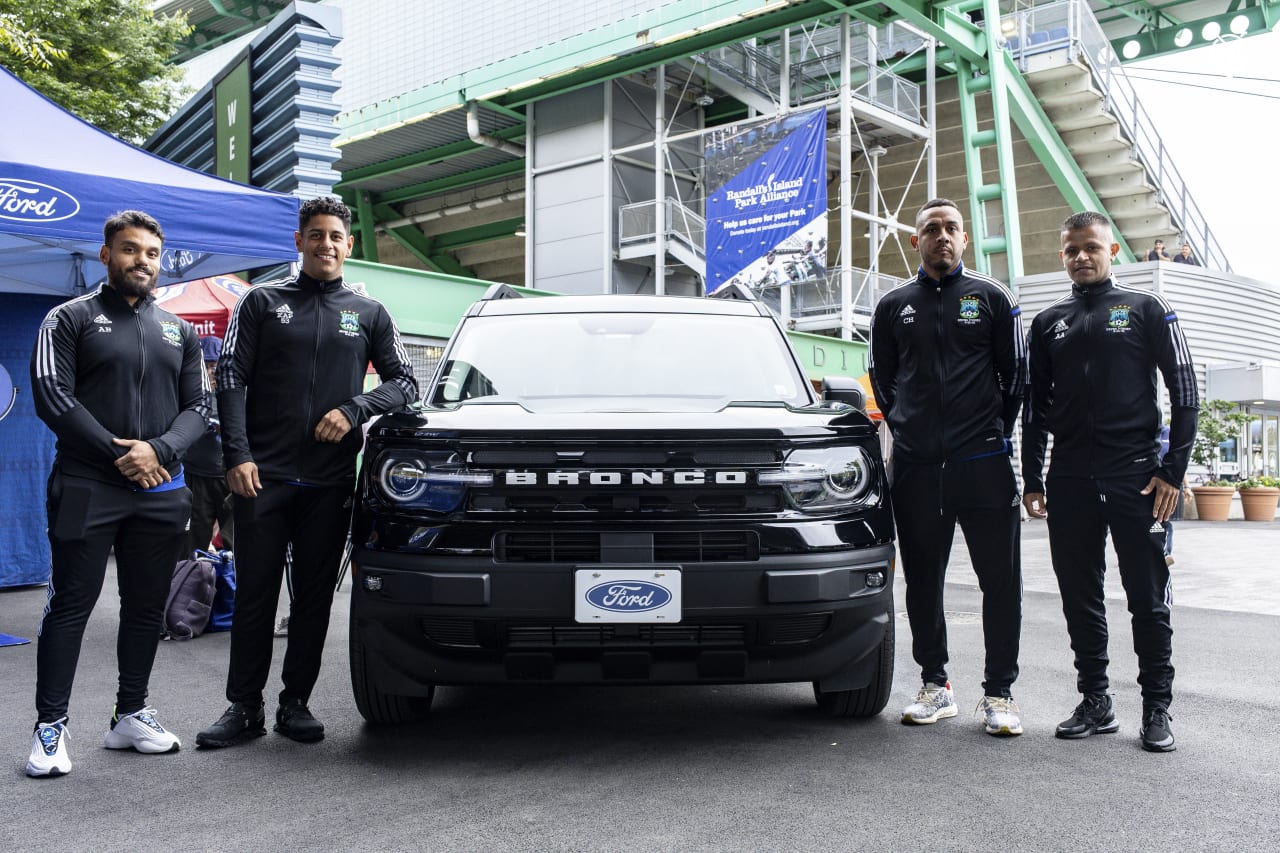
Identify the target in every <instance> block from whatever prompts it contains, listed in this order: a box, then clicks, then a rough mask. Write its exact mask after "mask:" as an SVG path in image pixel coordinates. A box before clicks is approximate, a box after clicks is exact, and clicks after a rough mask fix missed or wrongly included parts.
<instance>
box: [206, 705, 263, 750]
mask: <svg viewBox="0 0 1280 853" xmlns="http://www.w3.org/2000/svg"><path fill="white" fill-rule="evenodd" d="M266 733H267V726H266V716H265V714H264V713H263V710H262V704H261V703H259V704H257V705H250V704H248V703H246V702H232V703H231V706H230V707H229V708H227V710H225V711H223V712H222V716H221V717H219V718H218V722H216V723H214V724H213V725H212V726H209V728H207V729H204V730H203V731H201V732H200V733H199V734H197V735H196V746H202V747H206V748H209V749H216V748H218V747H222V746H235V745H236V744H238V743H243V742H244V741H246V740H249V739H250V738H255V737H262V736H263V735H265V734H266Z"/></svg>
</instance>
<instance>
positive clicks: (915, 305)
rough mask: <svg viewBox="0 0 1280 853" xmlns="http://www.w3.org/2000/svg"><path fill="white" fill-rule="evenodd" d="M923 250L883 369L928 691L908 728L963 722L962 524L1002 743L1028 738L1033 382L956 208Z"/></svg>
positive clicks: (910, 592) (1009, 299)
mask: <svg viewBox="0 0 1280 853" xmlns="http://www.w3.org/2000/svg"><path fill="white" fill-rule="evenodd" d="M911 244H912V245H913V246H915V247H916V248H917V249H918V250H919V251H920V258H921V265H920V271H919V273H918V274H917V276H916V278H915V279H913V280H911V281H909V282H907V283H905V284H903V285H901V286H900V287H898V288H896V289H895V290H893V291H891V292H890V293H888V294H886V295H885V296H884V297H883V298H882V299H881V300H880V302H879V303H878V304H877V305H876V310H875V315H874V317H873V318H872V322H871V362H870V374H871V381H872V383H873V385H874V388H875V394H876V401H877V403H878V404H879V406H880V408H881V410H882V411H883V412H884V413H885V420H886V422H887V423H888V424H889V427H890V429H892V431H893V440H894V444H893V457H892V462H893V471H892V477H893V486H892V490H891V496H892V500H893V512H894V517H895V519H896V521H897V525H898V549H899V551H900V552H901V554H902V569H903V575H904V577H905V578H906V582H907V617H908V619H909V620H910V623H911V635H912V652H913V654H914V656H915V659H916V662H917V663H919V664H920V669H921V676H922V680H923V682H924V684H923V687H922V688H921V689H920V692H919V695H918V696H917V697H916V701H915V702H913V703H912V704H911V705H908V706H907V708H906V710H905V711H904V712H903V715H902V721H903V722H904V723H914V724H924V723H934V722H937V721H938V720H939V719H942V718H944V717H954V716H955V715H956V705H955V698H954V694H953V693H952V690H951V685H950V683H949V682H948V680H947V671H946V664H947V628H946V622H945V620H944V617H943V587H944V583H945V578H946V569H947V561H948V558H949V556H950V553H951V541H952V539H953V537H954V536H955V526H956V521H957V520H958V521H959V522H960V527H961V529H962V530H964V538H965V543H966V544H967V545H968V548H969V555H970V558H971V560H972V562H973V567H974V571H975V572H976V573H977V575H978V583H979V586H980V587H981V588H982V593H983V598H982V626H983V635H984V637H985V641H986V673H985V674H986V677H985V679H984V681H983V692H984V694H985V695H984V698H983V700H982V702H981V703H980V705H979V707H980V708H981V709H982V710H983V722H984V725H985V727H986V731H987V732H989V733H990V734H993V735H1017V734H1021V733H1022V726H1021V722H1020V721H1019V719H1018V709H1017V706H1016V705H1014V704H1013V701H1012V694H1011V687H1012V685H1013V682H1014V679H1016V678H1017V676H1018V640H1019V634H1020V631H1021V625H1022V571H1021V563H1020V553H1019V543H1018V525H1019V524H1020V522H1021V518H1020V513H1019V512H1018V488H1017V483H1016V482H1015V480H1014V476H1013V468H1012V465H1011V462H1010V459H1009V454H1010V446H1011V444H1010V436H1011V434H1012V430H1013V426H1014V423H1015V421H1016V419H1017V414H1018V407H1019V405H1020V404H1021V401H1022V393H1023V383H1024V381H1025V364H1026V360H1025V356H1024V351H1023V337H1022V327H1021V321H1020V320H1019V319H1018V318H1019V314H1020V311H1019V308H1018V305H1017V302H1016V301H1015V300H1014V298H1013V295H1012V294H1011V293H1010V292H1009V289H1008V288H1006V287H1005V286H1004V285H1002V284H1000V283H999V282H998V281H996V280H995V279H993V278H990V277H988V276H985V275H981V274H978V273H973V272H970V271H968V270H966V269H965V267H964V264H963V263H962V262H961V254H962V253H963V251H964V248H965V246H966V245H967V244H968V235H967V234H965V232H964V221H963V218H962V217H961V215H960V211H959V210H958V209H957V208H956V206H955V203H954V202H951V201H949V200H947V199H934V200H933V201H930V202H928V203H927V204H926V205H925V206H924V207H923V208H922V209H921V210H920V212H919V213H918V214H917V215H916V234H915V235H914V236H912V238H911Z"/></svg>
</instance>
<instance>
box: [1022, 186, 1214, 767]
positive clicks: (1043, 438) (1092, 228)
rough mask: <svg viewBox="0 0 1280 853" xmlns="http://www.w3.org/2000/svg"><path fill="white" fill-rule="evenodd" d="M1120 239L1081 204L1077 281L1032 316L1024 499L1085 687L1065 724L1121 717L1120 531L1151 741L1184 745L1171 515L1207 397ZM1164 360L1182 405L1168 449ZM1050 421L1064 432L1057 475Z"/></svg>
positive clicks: (1101, 726) (1113, 724)
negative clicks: (1115, 690)
mask: <svg viewBox="0 0 1280 853" xmlns="http://www.w3.org/2000/svg"><path fill="white" fill-rule="evenodd" d="M1119 251H1120V245H1119V244H1118V243H1117V242H1116V240H1115V237H1114V236H1113V231H1112V226H1111V220H1109V219H1108V218H1107V217H1106V216H1104V215H1102V214H1101V213H1094V212H1091V211H1090V212H1084V213H1077V214H1075V215H1073V216H1071V217H1069V218H1068V219H1067V220H1066V221H1065V222H1063V224H1062V251H1061V252H1060V253H1059V256H1060V257H1061V259H1062V262H1063V265H1064V266H1065V267H1066V271H1067V275H1068V276H1069V277H1070V279H1071V291H1070V292H1069V293H1068V294H1067V295H1066V296H1064V297H1063V298H1062V299H1059V300H1058V301H1057V302H1055V303H1053V304H1052V305H1050V306H1049V307H1047V308H1045V309H1044V310H1042V311H1041V312H1040V313H1039V314H1037V315H1036V318H1035V320H1034V321H1032V323H1031V333H1030V335H1029V336H1028V338H1029V350H1030V365H1031V381H1030V383H1029V386H1028V387H1029V392H1028V393H1029V397H1028V401H1027V408H1026V417H1025V419H1024V424H1023V432H1022V436H1023V439H1022V477H1023V481H1024V482H1025V489H1026V491H1025V494H1024V495H1023V498H1022V500H1023V504H1024V505H1025V506H1026V509H1027V513H1028V514H1029V515H1031V516H1032V517H1033V518H1046V517H1047V518H1048V524H1049V552H1050V556H1051V558H1052V561H1053V572H1054V574H1055V575H1056V576H1057V578H1058V590H1059V592H1060V593H1061V595H1062V611H1063V614H1064V615H1065V616H1066V620H1067V633H1068V634H1069V635H1070V637H1071V649H1072V651H1073V652H1075V669H1076V687H1077V689H1078V690H1079V691H1080V693H1081V694H1082V701H1081V702H1080V704H1079V705H1077V706H1076V709H1075V711H1073V712H1072V714H1071V716H1070V717H1069V718H1067V719H1066V720H1064V721H1062V722H1061V723H1059V724H1058V727H1057V730H1056V735H1057V736H1058V737H1060V738H1066V739H1076V738H1085V737H1089V736H1090V735H1093V734H1107V733H1111V732H1115V731H1117V730H1118V729H1119V728H1120V723H1119V722H1118V721H1117V720H1116V717H1115V712H1114V710H1113V709H1112V699H1111V695H1110V694H1109V693H1108V692H1107V689H1108V687H1109V686H1110V682H1109V681H1108V679H1107V664H1108V658H1107V645H1108V635H1107V612H1106V606H1105V603H1104V596H1103V581H1104V579H1105V576H1106V560H1105V554H1104V550H1105V548H1106V542H1107V536H1108V533H1110V536H1111V541H1112V544H1113V547H1114V548H1115V552H1116V558H1117V561H1118V563H1119V566H1120V580H1121V583H1123V584H1124V591H1125V596H1126V598H1127V599H1128V604H1129V613H1130V614H1132V624H1133V647H1134V651H1135V652H1137V655H1138V684H1139V685H1140V686H1141V688H1142V728H1141V729H1140V732H1139V737H1140V738H1141V742H1142V748H1143V749H1146V750H1148V751H1151V752H1171V751H1173V750H1174V748H1175V746H1174V737H1173V729H1172V727H1171V726H1170V723H1169V721H1170V719H1172V718H1171V717H1170V715H1169V705H1170V703H1171V702H1172V700H1173V662H1172V655H1173V628H1172V625H1171V623H1170V604H1171V602H1172V588H1171V586H1170V574H1169V566H1168V564H1167V562H1166V560H1165V556H1164V546H1165V537H1166V532H1165V527H1164V523H1165V522H1166V521H1168V520H1169V518H1170V516H1172V515H1173V511H1174V508H1175V507H1176V506H1177V502H1178V493H1179V490H1180V488H1181V484H1182V482H1183V477H1184V476H1185V474H1186V470H1187V462H1188V459H1189V457H1190V453H1191V446H1192V444H1193V442H1194V441H1195V435H1196V415H1197V412H1198V410H1199V398H1198V392H1197V390H1196V375H1195V368H1194V366H1193V365H1192V362H1191V353H1190V350H1189V349H1188V347H1187V341H1186V338H1185V337H1184V336H1183V334H1182V329H1181V327H1180V326H1179V325H1178V315H1177V314H1176V313H1175V312H1174V310H1173V308H1172V307H1171V306H1170V305H1169V303H1168V302H1166V301H1165V300H1164V298H1163V297H1161V296H1160V295H1159V294H1157V293H1153V292H1151V291H1147V290H1142V289H1140V288H1132V287H1125V286H1124V285H1121V284H1119V283H1117V282H1116V280H1115V279H1114V278H1113V277H1112V275H1111V262H1112V260H1113V259H1114V258H1115V256H1116V253H1118V252H1119ZM1157 371H1158V372H1159V374H1160V375H1161V376H1162V377H1163V378H1164V382H1165V386H1166V387H1167V388H1168V390H1169V400H1170V404H1171V410H1172V414H1171V417H1170V425H1169V449H1168V450H1167V451H1166V452H1164V453H1161V451H1160V441H1159V438H1158V436H1159V434H1160V399H1159V396H1158V386H1157V384H1156V373H1157ZM1049 433H1052V434H1053V437H1054V444H1053V458H1052V460H1051V462H1050V465H1049V475H1048V478H1047V480H1046V479H1045V478H1044V459H1045V450H1046V447H1047V444H1048V435H1049ZM1046 486H1047V489H1046ZM1050 499H1051V500H1050Z"/></svg>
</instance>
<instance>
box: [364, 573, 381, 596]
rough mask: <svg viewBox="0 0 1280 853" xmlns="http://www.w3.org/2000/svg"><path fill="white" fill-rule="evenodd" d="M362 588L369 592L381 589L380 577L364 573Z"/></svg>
mask: <svg viewBox="0 0 1280 853" xmlns="http://www.w3.org/2000/svg"><path fill="white" fill-rule="evenodd" d="M364 588H365V589H367V590H369V592H377V591H378V590H380V589H382V577H381V576H380V575H365V576H364Z"/></svg>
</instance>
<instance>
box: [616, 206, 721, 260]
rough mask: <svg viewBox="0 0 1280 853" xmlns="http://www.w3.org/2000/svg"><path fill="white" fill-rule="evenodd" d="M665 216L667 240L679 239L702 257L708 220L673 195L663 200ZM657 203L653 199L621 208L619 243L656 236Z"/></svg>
mask: <svg viewBox="0 0 1280 853" xmlns="http://www.w3.org/2000/svg"><path fill="white" fill-rule="evenodd" d="M664 207H665V209H666V217H665V220H664V224H665V228H663V229H662V231H663V233H664V235H665V236H666V238H667V239H668V240H676V241H679V242H681V243H683V244H684V245H686V246H687V247H689V249H691V250H692V251H693V252H694V253H696V254H697V255H698V256H699V257H701V256H702V255H703V251H704V249H703V247H704V245H705V244H706V234H707V221H706V220H705V219H703V218H702V217H701V216H699V215H698V214H697V213H695V212H693V211H692V210H690V209H689V208H687V207H685V206H684V205H683V204H681V203H680V202H678V201H676V200H675V199H673V198H669V199H665V200H664ZM657 211H658V206H657V204H656V203H655V202H654V201H653V199H650V200H648V201H638V202H635V203H634V204H626V205H623V206H622V207H620V208H618V246H619V247H621V246H631V245H636V244H643V243H652V242H653V241H654V239H655V238H656V237H657V234H658V231H659V228H658V217H657Z"/></svg>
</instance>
